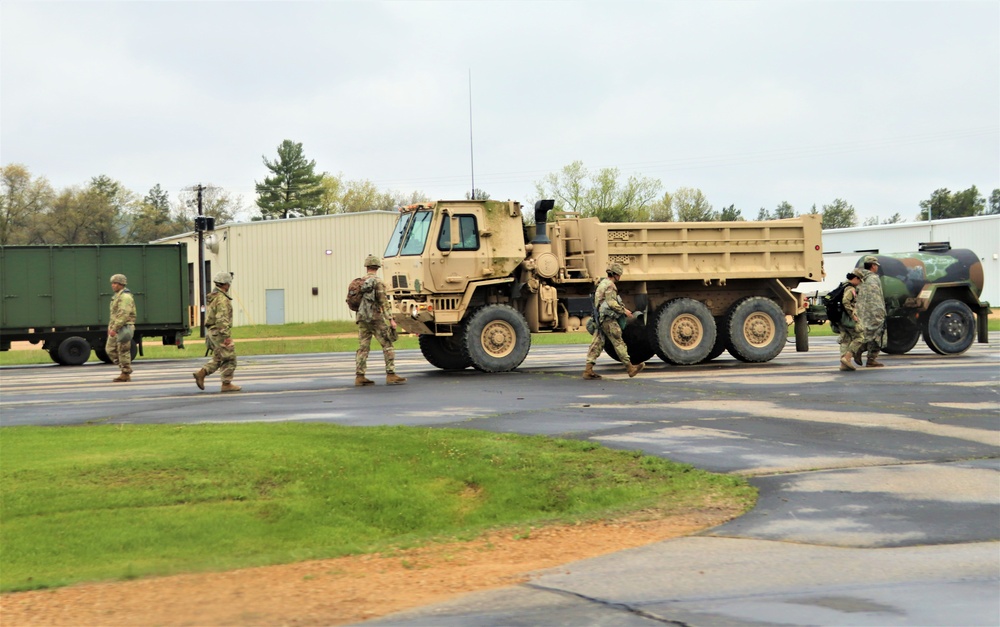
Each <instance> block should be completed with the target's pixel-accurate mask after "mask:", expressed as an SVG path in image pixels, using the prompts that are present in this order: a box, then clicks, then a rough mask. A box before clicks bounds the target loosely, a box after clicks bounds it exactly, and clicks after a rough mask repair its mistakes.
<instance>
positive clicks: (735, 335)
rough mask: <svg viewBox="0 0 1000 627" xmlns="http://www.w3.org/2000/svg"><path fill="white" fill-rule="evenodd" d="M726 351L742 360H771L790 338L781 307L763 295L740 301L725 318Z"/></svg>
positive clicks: (752, 361) (755, 361) (754, 361)
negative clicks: (727, 338) (727, 333)
mask: <svg viewBox="0 0 1000 627" xmlns="http://www.w3.org/2000/svg"><path fill="white" fill-rule="evenodd" d="M726 330H727V331H728V332H729V341H728V342H727V343H726V350H728V351H729V354H730V355H732V356H733V357H735V358H736V359H739V360H740V361H745V362H750V363H759V362H764V361H771V360H772V359H774V358H775V357H777V356H778V354H779V353H781V349H783V348H784V347H785V341H786V340H787V339H788V323H787V322H786V321H785V313H784V312H783V311H781V308H780V307H778V304H777V303H776V302H774V301H773V300H771V299H770V298H766V297H764V296H750V297H748V298H744V299H743V300H740V301H737V302H736V304H735V305H733V307H732V308H731V309H730V310H729V315H728V316H727V318H726Z"/></svg>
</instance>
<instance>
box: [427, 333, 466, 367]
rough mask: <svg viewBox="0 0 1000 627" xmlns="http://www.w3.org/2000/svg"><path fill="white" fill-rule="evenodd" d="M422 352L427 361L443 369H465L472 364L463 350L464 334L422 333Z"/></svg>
mask: <svg viewBox="0 0 1000 627" xmlns="http://www.w3.org/2000/svg"><path fill="white" fill-rule="evenodd" d="M417 342H419V343H420V352H421V353H423V355H424V359H426V360H427V363H429V364H430V365H432V366H434V367H435V368H440V369H441V370H464V369H466V368H468V367H469V366H471V365H472V362H471V361H469V359H468V357H466V356H465V351H463V350H462V336H461V334H460V335H452V336H443V337H438V336H436V335H420V336H418V337H417Z"/></svg>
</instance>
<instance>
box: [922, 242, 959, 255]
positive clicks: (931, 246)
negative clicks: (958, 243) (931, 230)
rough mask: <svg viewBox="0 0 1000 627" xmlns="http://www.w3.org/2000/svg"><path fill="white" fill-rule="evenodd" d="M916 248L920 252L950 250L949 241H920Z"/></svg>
mask: <svg viewBox="0 0 1000 627" xmlns="http://www.w3.org/2000/svg"><path fill="white" fill-rule="evenodd" d="M917 250H919V251H920V252H922V253H946V252H948V251H949V250H951V242H920V244H919V248H918V249H917Z"/></svg>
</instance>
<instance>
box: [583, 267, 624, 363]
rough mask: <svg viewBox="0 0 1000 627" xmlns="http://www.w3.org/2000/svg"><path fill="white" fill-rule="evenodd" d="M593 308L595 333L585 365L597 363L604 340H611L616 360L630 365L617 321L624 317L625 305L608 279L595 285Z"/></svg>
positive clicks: (616, 288) (612, 282)
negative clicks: (595, 324)
mask: <svg viewBox="0 0 1000 627" xmlns="http://www.w3.org/2000/svg"><path fill="white" fill-rule="evenodd" d="M594 307H595V308H596V309H597V317H598V319H599V320H598V322H597V331H596V332H595V333H594V339H593V340H591V341H590V349H589V350H587V365H588V366H591V367H592V366H593V365H594V364H596V363H597V358H598V357H599V356H600V355H601V351H602V350H604V338H605V337H607V338H608V339H610V340H611V345H612V346H614V347H615V352H616V353H618V359H620V360H621V362H622V363H623V364H631V363H632V362H631V360H630V359H629V356H628V348H626V346H625V342H624V340H622V328H621V325H620V323H619V322H618V320H619V319H620V318H623V317H624V316H625V305H624V304H623V303H622V299H621V297H620V296H618V287H617V286H616V285H615V282H614V281H612V280H611V279H610V278H603V279H601V282H600V283H598V284H597V291H595V292H594Z"/></svg>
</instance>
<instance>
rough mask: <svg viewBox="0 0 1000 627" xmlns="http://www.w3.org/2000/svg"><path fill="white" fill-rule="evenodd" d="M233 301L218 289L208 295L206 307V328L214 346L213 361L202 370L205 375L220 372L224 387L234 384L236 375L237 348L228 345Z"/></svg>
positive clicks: (231, 325) (231, 326) (231, 324)
mask: <svg viewBox="0 0 1000 627" xmlns="http://www.w3.org/2000/svg"><path fill="white" fill-rule="evenodd" d="M232 300H233V297H232V296H230V295H229V294H227V293H226V292H224V291H222V290H220V289H219V288H218V287H216V288H215V289H214V290H212V292H211V293H210V294H209V295H208V299H207V301H208V306H207V307H205V328H206V329H208V339H209V342H210V343H211V345H212V359H211V360H210V361H209V362H208V363H207V364H205V365H204V366H203V367H202V369H203V370H204V371H205V374H212V373H213V372H215V371H216V370H218V371H219V375H220V376H221V377H222V385H224V386H225V385H227V384H230V383H232V381H233V375H234V374H235V373H236V347H235V346H234V345H233V344H229V345H228V346H227V345H226V340H228V339H230V337H231V333H232V328H233V303H232V302H231V301H232Z"/></svg>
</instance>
